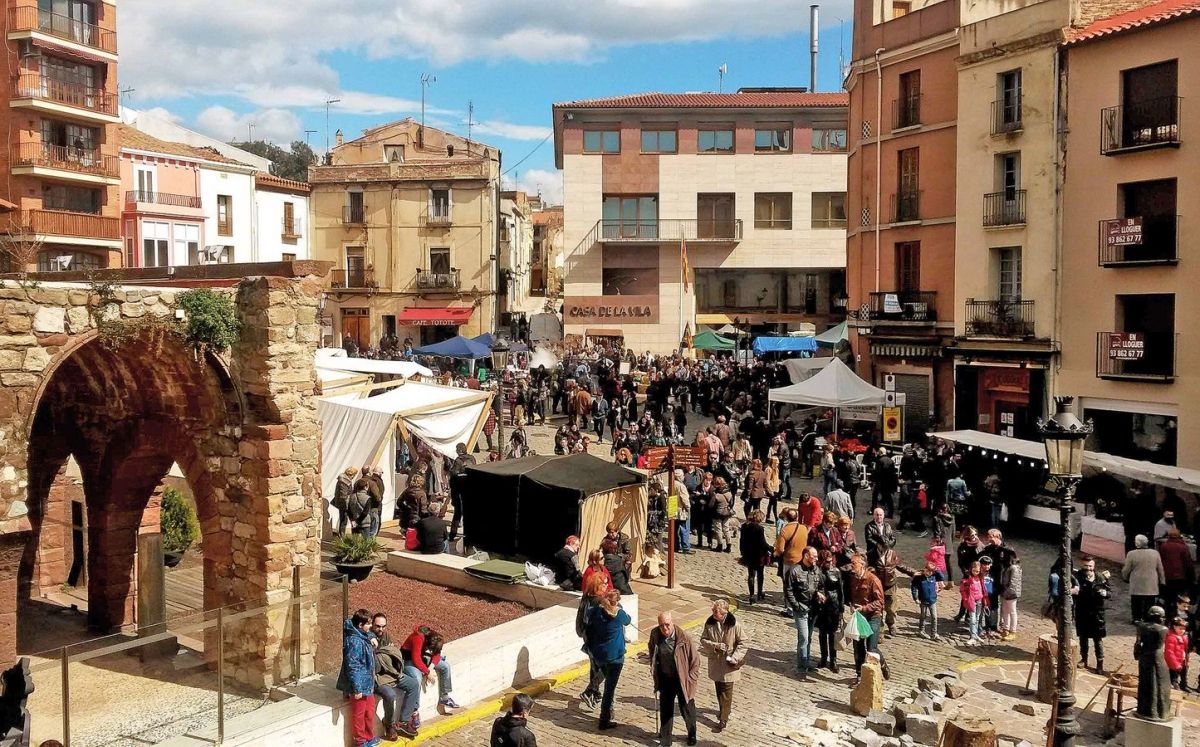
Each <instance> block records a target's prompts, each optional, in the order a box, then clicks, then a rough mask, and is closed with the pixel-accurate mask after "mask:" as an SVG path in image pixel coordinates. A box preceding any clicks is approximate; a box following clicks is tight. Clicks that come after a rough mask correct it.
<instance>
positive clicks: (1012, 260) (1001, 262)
mask: <svg viewBox="0 0 1200 747" xmlns="http://www.w3.org/2000/svg"><path fill="white" fill-rule="evenodd" d="M995 257H996V274H997V278H998V281H999V282H998V285H997V291H998V292H999V296H998V298H999V300H1000V301H1002V302H1005V303H1011V302H1013V301H1020V300H1021V247H1019V246H1007V247H1003V248H1001V249H996V250H995Z"/></svg>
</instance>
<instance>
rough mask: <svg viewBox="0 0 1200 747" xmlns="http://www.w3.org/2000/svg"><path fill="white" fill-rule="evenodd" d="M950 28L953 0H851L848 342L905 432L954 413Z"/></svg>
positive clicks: (953, 36) (953, 32) (953, 34)
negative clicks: (899, 409) (899, 405)
mask: <svg viewBox="0 0 1200 747" xmlns="http://www.w3.org/2000/svg"><path fill="white" fill-rule="evenodd" d="M958 27H959V6H958V3H957V2H955V1H954V0H932V1H931V2H920V1H918V2H909V1H907V0H855V3H854V41H853V61H852V63H851V65H850V69H849V72H848V74H847V76H846V81H845V85H846V89H847V91H848V92H849V94H850V101H849V127H848V129H849V169H848V194H847V213H848V215H849V216H850V217H851V221H850V226H849V227H848V229H847V237H846V259H847V279H846V281H847V290H848V294H849V303H848V307H849V317H850V327H851V330H852V332H851V344H852V346H853V349H854V352H855V360H856V367H857V372H858V373H859V375H861V376H862V377H863V378H866V379H869V380H871V381H873V382H874V383H876V384H877V385H880V386H883V385H884V384H885V383H891V384H893V385H894V387H895V390H896V391H897V392H899V393H903V394H904V395H905V399H906V405H905V410H904V414H905V417H904V421H905V426H904V429H905V433H906V436H907V437H915V436H917V435H919V434H922V433H924V432H926V431H927V430H928V429H929V428H930V427H943V426H949V425H950V423H951V421H952V420H953V416H954V406H953V403H954V368H953V364H952V361H951V359H950V357H949V356H948V355H947V354H946V348H947V346H949V345H950V344H951V343H952V342H953V339H954V318H955V312H956V302H955V288H954V286H955V266H956V261H955V200H956V186H955V184H956V181H955V180H956V149H957V133H956V121H957V117H958V111H959V105H958V98H957V89H958V85H957V82H958V65H957V63H956V58H957V57H958V55H959V38H958Z"/></svg>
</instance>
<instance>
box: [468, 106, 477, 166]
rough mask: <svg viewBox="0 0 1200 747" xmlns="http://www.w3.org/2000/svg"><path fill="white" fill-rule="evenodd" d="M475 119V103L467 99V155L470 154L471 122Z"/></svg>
mask: <svg viewBox="0 0 1200 747" xmlns="http://www.w3.org/2000/svg"><path fill="white" fill-rule="evenodd" d="M474 117H475V102H474V101H472V100H470V99H467V155H470V153H471V124H472V122H471V120H472V119H473V118H474Z"/></svg>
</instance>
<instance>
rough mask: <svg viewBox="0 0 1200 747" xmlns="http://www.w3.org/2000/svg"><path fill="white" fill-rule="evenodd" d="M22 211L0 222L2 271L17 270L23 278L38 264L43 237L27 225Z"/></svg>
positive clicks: (0, 260)
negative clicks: (23, 219)
mask: <svg viewBox="0 0 1200 747" xmlns="http://www.w3.org/2000/svg"><path fill="white" fill-rule="evenodd" d="M19 216H20V213H17V214H15V215H14V216H12V217H10V218H8V220H7V221H5V222H4V223H3V224H0V272H15V273H18V274H19V277H20V278H21V279H22V280H23V279H24V278H25V277H26V276H27V275H28V271H29V267H30V266H31V265H36V264H37V260H38V254H39V253H40V252H41V250H42V243H43V242H42V239H41V237H39V236H38V235H37V234H35V233H34V232H33V229H32V228H30V227H29V226H27V225H25V224H24V222H22V220H21V219H20V217H19Z"/></svg>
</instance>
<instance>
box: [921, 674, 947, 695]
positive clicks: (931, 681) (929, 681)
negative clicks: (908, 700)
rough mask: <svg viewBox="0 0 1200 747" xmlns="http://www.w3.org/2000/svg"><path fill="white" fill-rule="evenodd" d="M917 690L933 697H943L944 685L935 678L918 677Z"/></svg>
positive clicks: (944, 692)
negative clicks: (931, 694)
mask: <svg viewBox="0 0 1200 747" xmlns="http://www.w3.org/2000/svg"><path fill="white" fill-rule="evenodd" d="M917 689H918V690H921V691H923V692H927V693H933V694H934V695H945V694H946V683H945V682H943V681H942V680H939V679H938V678H936V677H918V678H917Z"/></svg>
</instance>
